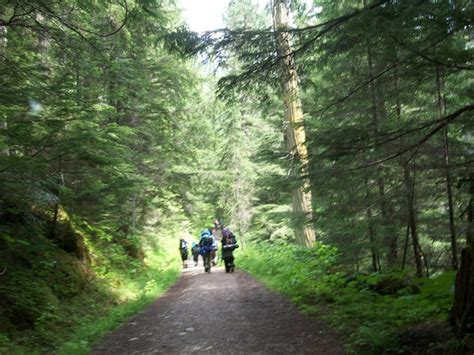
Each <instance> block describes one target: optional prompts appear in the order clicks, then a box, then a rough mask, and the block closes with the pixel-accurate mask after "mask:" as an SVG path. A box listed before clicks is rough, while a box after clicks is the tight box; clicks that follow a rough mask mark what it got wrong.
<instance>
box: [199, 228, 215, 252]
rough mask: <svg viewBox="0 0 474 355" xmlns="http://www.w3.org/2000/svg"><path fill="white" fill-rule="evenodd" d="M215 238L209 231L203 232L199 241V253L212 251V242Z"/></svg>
mask: <svg viewBox="0 0 474 355" xmlns="http://www.w3.org/2000/svg"><path fill="white" fill-rule="evenodd" d="M213 241H214V239H213V238H212V236H211V235H210V234H209V233H202V234H201V240H200V241H199V253H200V254H201V255H204V254H209V253H210V252H211V251H212V242H213Z"/></svg>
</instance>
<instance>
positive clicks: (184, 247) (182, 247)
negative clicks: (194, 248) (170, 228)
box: [180, 240, 188, 249]
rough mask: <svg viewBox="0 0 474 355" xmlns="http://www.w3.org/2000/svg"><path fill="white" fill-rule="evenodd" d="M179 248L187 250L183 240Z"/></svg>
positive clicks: (186, 244)
mask: <svg viewBox="0 0 474 355" xmlns="http://www.w3.org/2000/svg"><path fill="white" fill-rule="evenodd" d="M180 248H181V249H188V243H187V242H186V241H185V240H182V241H181V246H180Z"/></svg>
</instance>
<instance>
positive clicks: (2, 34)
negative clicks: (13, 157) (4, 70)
mask: <svg viewBox="0 0 474 355" xmlns="http://www.w3.org/2000/svg"><path fill="white" fill-rule="evenodd" d="M2 8H3V7H0V17H1V18H3V11H2ZM6 52H7V27H6V26H0V61H4V57H5V55H6ZM7 130H8V124H7V118H6V117H0V133H1V134H2V135H3V134H4V133H6V132H7ZM0 144H5V142H4V141H3V139H0ZM0 155H3V156H6V155H10V150H9V149H8V147H3V148H1V147H0Z"/></svg>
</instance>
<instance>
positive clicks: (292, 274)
mask: <svg viewBox="0 0 474 355" xmlns="http://www.w3.org/2000/svg"><path fill="white" fill-rule="evenodd" d="M340 258H341V256H340V255H339V254H338V253H337V250H336V249H335V248H333V247H329V246H326V245H324V244H320V245H318V246H317V247H315V248H312V249H303V248H301V247H297V246H295V245H284V244H274V243H268V242H260V243H256V244H251V245H247V247H246V249H245V250H244V251H243V252H242V251H239V254H238V259H237V262H238V265H239V266H241V267H243V268H244V269H245V270H246V271H248V272H250V273H251V274H253V275H255V276H256V277H258V278H259V279H261V280H262V281H264V282H265V283H266V284H267V285H268V286H270V287H271V288H273V289H275V290H277V291H280V292H282V293H284V294H285V295H287V296H288V297H290V298H291V299H292V300H293V301H294V302H296V303H297V304H298V305H299V306H300V307H301V308H302V310H303V311H305V312H307V313H309V314H315V315H321V314H325V317H326V319H327V320H328V321H330V323H331V324H332V325H333V326H334V327H335V328H336V329H337V330H338V331H339V332H340V333H341V334H345V335H346V340H347V343H348V345H349V349H350V351H354V352H355V353H370V354H380V353H383V352H384V351H385V352H387V353H390V352H393V351H395V352H396V347H397V346H400V340H399V337H400V335H401V334H402V333H404V332H406V331H407V330H408V329H410V328H411V327H414V326H416V325H418V324H427V326H428V325H429V324H430V323H432V322H435V323H439V322H443V321H444V322H446V319H447V315H448V313H449V311H450V309H451V305H452V301H453V282H454V274H453V273H452V272H448V273H442V274H440V275H437V276H434V277H432V278H429V279H428V278H423V279H416V278H414V277H413V274H412V272H408V271H401V272H395V271H393V272H391V273H389V274H380V273H375V274H369V275H364V274H356V275H346V274H345V273H343V272H340V271H339V270H338V263H339V261H340ZM384 285H385V286H387V285H396V286H397V287H393V288H392V289H389V288H387V287H383V286H384ZM322 310H325V311H323V312H322ZM448 333H449V332H448ZM446 336H447V337H450V336H451V337H452V336H453V335H452V334H447V335H446ZM430 341H432V342H433V343H436V341H442V342H445V339H431V340H430ZM406 346H407V349H409V348H410V346H413V344H406Z"/></svg>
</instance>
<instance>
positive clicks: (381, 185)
mask: <svg viewBox="0 0 474 355" xmlns="http://www.w3.org/2000/svg"><path fill="white" fill-rule="evenodd" d="M367 65H368V74H369V79H370V99H371V102H372V124H373V126H372V129H373V136H374V137H376V136H377V134H378V131H379V128H378V126H379V121H380V119H381V117H382V116H383V115H384V112H383V110H384V109H383V106H384V103H383V98H382V97H381V96H380V95H381V89H380V88H378V87H377V84H376V81H375V80H374V63H373V54H372V49H371V44H370V41H369V40H367ZM376 182H377V187H378V193H379V204H380V213H381V215H382V223H383V227H384V234H385V241H386V244H387V245H388V251H387V262H388V265H389V266H395V264H396V261H397V236H396V235H392V233H391V231H390V227H391V225H392V218H391V213H390V211H389V210H390V209H389V207H388V202H387V199H386V194H385V181H384V178H383V169H382V168H381V167H380V166H379V167H378V168H377V178H376Z"/></svg>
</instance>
